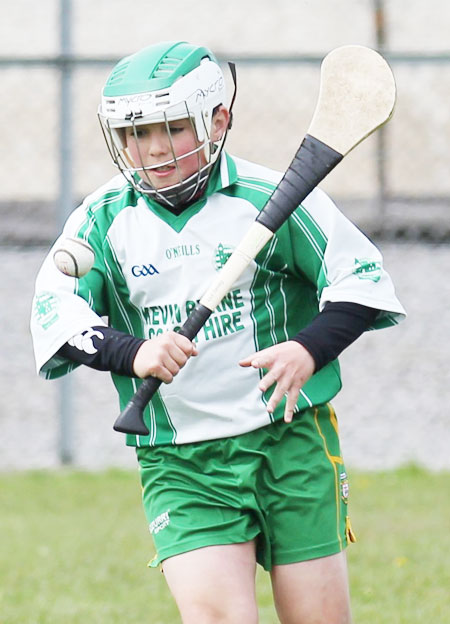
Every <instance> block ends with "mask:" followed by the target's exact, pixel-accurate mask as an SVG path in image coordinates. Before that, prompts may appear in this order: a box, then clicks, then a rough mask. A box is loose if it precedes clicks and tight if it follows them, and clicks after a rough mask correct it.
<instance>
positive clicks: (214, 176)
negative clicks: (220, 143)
mask: <svg viewBox="0 0 450 624" xmlns="http://www.w3.org/2000/svg"><path fill="white" fill-rule="evenodd" d="M237 177H238V176H237V169H236V164H235V162H234V160H233V158H232V157H231V156H230V155H229V154H227V153H226V152H225V151H223V152H222V154H221V155H220V160H219V161H218V162H217V163H216V164H215V166H214V168H213V170H212V173H211V175H210V177H209V180H208V185H207V187H206V190H205V192H204V193H203V195H202V196H201V197H200V199H198V200H197V201H196V202H194V203H193V204H191V205H190V206H188V207H187V208H186V209H185V210H183V212H181V213H180V214H179V215H175V214H173V213H172V212H170V210H167V208H164V206H162V205H161V204H159V203H158V202H156V201H155V200H154V199H152V198H151V197H149V196H148V195H141V197H142V198H143V199H144V200H145V202H146V203H147V205H148V207H149V208H150V209H151V210H152V212H154V213H155V214H156V215H157V216H158V217H160V218H161V219H163V221H165V222H166V223H167V224H168V225H170V226H171V227H172V228H173V229H174V230H176V231H177V232H180V231H181V230H182V229H183V227H184V226H185V225H186V223H187V222H188V221H189V219H190V218H191V217H193V216H194V215H196V214H197V213H198V212H199V211H200V210H201V209H202V208H203V206H204V205H205V204H206V202H207V200H208V197H210V196H211V195H213V194H214V193H220V191H222V190H224V189H226V188H227V187H229V186H231V185H232V184H234V183H235V182H236V181H237Z"/></svg>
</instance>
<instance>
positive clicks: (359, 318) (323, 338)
mask: <svg viewBox="0 0 450 624" xmlns="http://www.w3.org/2000/svg"><path fill="white" fill-rule="evenodd" d="M378 312H379V310H377V309H375V308H368V307H367V306H363V305H360V304H358V303H349V302H345V301H337V302H329V303H327V304H325V307H324V309H323V310H322V312H320V313H319V314H318V315H317V316H316V318H315V319H314V320H313V321H312V322H311V323H310V324H309V325H308V326H307V327H305V329H302V330H301V331H300V332H299V333H298V334H297V335H296V336H293V337H292V338H291V340H295V341H296V342H299V343H300V344H301V345H303V346H304V347H305V348H306V349H307V350H308V351H309V352H310V354H311V355H312V357H313V358H314V361H315V363H316V371H318V370H320V369H321V368H323V367H324V366H325V365H326V364H328V363H329V362H331V361H332V360H334V359H335V358H337V357H338V355H339V354H340V353H342V351H343V350H344V349H345V348H346V347H348V346H349V345H350V344H351V343H352V342H354V341H355V340H356V339H357V338H359V336H360V335H361V334H362V333H363V332H365V331H366V329H368V328H369V327H370V325H371V324H372V323H373V321H374V320H375V318H376V317H377V315H378Z"/></svg>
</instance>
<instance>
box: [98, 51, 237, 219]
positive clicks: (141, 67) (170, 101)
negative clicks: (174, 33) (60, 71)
mask: <svg viewBox="0 0 450 624" xmlns="http://www.w3.org/2000/svg"><path fill="white" fill-rule="evenodd" d="M233 70H234V68H233V67H232V72H233V78H234V71H233ZM225 100H226V92H225V79H224V76H223V73H222V70H221V68H220V66H219V63H218V61H217V59H216V58H215V57H214V55H213V54H212V53H211V52H210V51H209V50H208V49H207V48H203V47H199V46H194V45H191V44H189V43H185V42H164V43H159V44H157V45H153V46H150V47H148V48H145V49H144V50H141V51H140V52H137V53H136V54H133V55H131V56H128V57H126V58H124V59H122V60H121V61H120V62H119V63H118V64H117V65H116V66H115V67H114V69H113V71H112V72H111V74H110V76H109V78H108V80H107V82H106V85H105V87H104V89H103V94H102V100H101V105H100V108H99V113H98V114H99V119H100V122H101V126H102V129H103V134H104V136H105V140H106V143H107V146H108V149H109V152H110V154H111V157H112V160H113V162H114V164H115V165H116V166H117V167H118V168H119V169H120V171H121V172H122V173H123V174H124V176H125V177H126V178H127V180H128V181H129V182H130V183H131V184H132V185H133V187H134V188H135V189H136V190H138V191H139V192H141V193H145V194H149V195H151V196H153V197H154V198H155V199H156V200H157V201H159V202H160V203H163V204H166V205H168V206H171V207H177V206H180V205H183V204H186V203H188V202H189V201H192V200H193V199H196V198H197V197H199V196H200V194H201V193H202V192H203V190H204V189H205V187H206V183H207V181H208V178H209V175H210V173H211V169H212V166H213V165H214V163H215V162H216V160H217V158H218V156H219V154H220V151H221V149H222V147H223V144H224V142H225V138H226V134H227V132H226V131H225V132H224V133H223V136H222V137H221V139H220V140H219V141H217V142H212V141H211V138H210V137H211V125H212V118H213V114H214V111H215V109H216V108H217V107H218V106H220V105H222V104H223V105H224V104H225ZM233 100H234V97H233ZM230 108H231V107H230ZM186 118H187V119H189V120H190V122H191V124H192V127H193V129H194V130H195V134H196V137H197V140H198V142H199V143H200V145H199V147H197V148H196V149H194V150H193V151H191V152H189V153H188V154H184V155H183V156H178V157H176V156H175V152H174V149H173V144H172V140H171V134H170V127H169V122H171V121H174V120H179V119H186ZM230 119H231V117H230ZM150 123H165V125H166V128H167V132H168V136H169V139H170V145H171V149H172V159H171V160H170V161H168V162H167V163H159V165H158V166H162V165H167V164H175V166H176V168H177V171H178V174H179V181H178V182H177V183H176V184H174V185H172V186H169V187H166V188H162V189H156V188H155V187H154V186H153V185H152V183H151V181H150V178H149V175H148V172H149V171H151V169H152V168H154V167H149V166H148V167H146V166H144V164H143V163H142V162H138V163H136V162H133V161H132V159H131V157H130V155H129V153H128V150H127V149H126V144H125V141H124V135H125V133H124V132H121V129H124V128H126V127H132V128H133V129H134V132H135V133H136V127H138V126H140V125H144V124H150ZM230 125H231V124H229V126H228V127H230ZM201 151H203V154H204V156H205V158H206V165H204V164H203V165H201V159H200V152H201ZM194 153H197V154H198V162H199V167H198V171H197V172H195V173H194V174H193V175H191V176H190V177H189V178H187V179H185V180H183V179H182V177H181V174H180V169H179V166H178V161H179V160H180V159H182V158H186V157H187V156H192V154H194ZM203 163H204V160H203Z"/></svg>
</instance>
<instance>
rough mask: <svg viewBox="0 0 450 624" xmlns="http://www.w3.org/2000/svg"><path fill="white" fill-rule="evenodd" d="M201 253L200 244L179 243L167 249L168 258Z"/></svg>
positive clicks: (172, 258)
mask: <svg viewBox="0 0 450 624" xmlns="http://www.w3.org/2000/svg"><path fill="white" fill-rule="evenodd" d="M199 253H200V245H199V244H198V243H197V244H195V245H178V246H177V247H168V248H167V249H166V251H165V254H166V258H167V259H168V260H174V259H175V258H182V257H188V256H198V255H199Z"/></svg>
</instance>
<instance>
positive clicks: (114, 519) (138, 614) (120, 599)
mask: <svg viewBox="0 0 450 624" xmlns="http://www.w3.org/2000/svg"><path fill="white" fill-rule="evenodd" d="M350 476H351V484H352V491H351V517H352V522H353V528H354V529H355V532H356V533H357V537H358V542H357V544H356V545H353V546H351V547H350V548H349V550H348V556H349V564H350V578H351V586H352V604H353V613H354V620H355V624H359V623H369V624H384V623H386V624H388V623H389V624H403V623H405V624H406V623H408V624H416V623H417V624H419V623H420V624H423V623H424V622H433V624H444V623H445V624H447V623H448V621H449V615H448V591H449V590H448V588H449V587H450V564H449V552H450V531H449V518H450V497H449V495H448V492H449V491H450V473H438V474H433V473H428V472H426V471H421V470H418V469H415V468H405V469H401V470H396V471H392V472H386V473H361V472H351V474H350ZM152 555H153V551H152V546H151V539H150V536H149V534H148V531H147V527H146V522H145V519H144V515H143V511H142V509H141V503H140V486H139V482H138V475H137V471H136V473H133V472H123V471H108V472H102V473H83V472H76V471H60V472H30V473H23V474H19V473H16V474H0V622H1V624H62V623H64V624H81V623H82V624H105V623H106V622H107V623H108V624H134V623H136V624H137V623H139V624H144V623H149V624H158V623H161V624H169V623H170V624H172V623H174V624H175V623H177V622H179V621H180V620H179V617H178V615H177V611H176V608H175V607H174V605H173V602H172V599H171V597H170V594H169V592H168V590H167V588H166V586H165V582H164V577H163V575H162V574H160V573H159V572H158V571H155V570H149V569H147V567H146V565H145V564H146V562H147V561H148V560H149V559H150V558H151V557H152ZM257 584H258V598H259V604H260V614H261V623H262V624H269V623H270V624H272V623H275V622H277V619H276V616H275V613H274V610H273V607H272V601H271V595H270V581H269V578H268V575H267V574H265V573H263V572H262V571H259V572H258V577H257Z"/></svg>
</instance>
